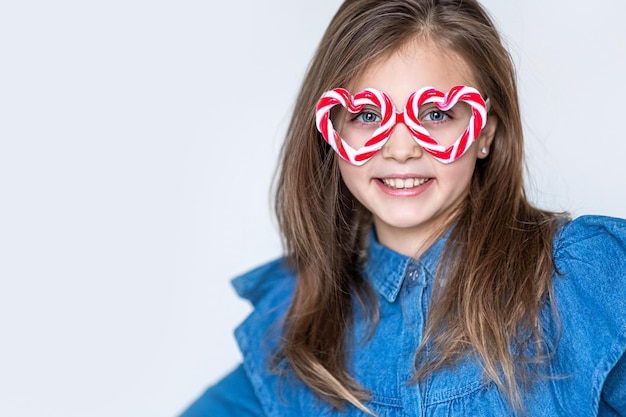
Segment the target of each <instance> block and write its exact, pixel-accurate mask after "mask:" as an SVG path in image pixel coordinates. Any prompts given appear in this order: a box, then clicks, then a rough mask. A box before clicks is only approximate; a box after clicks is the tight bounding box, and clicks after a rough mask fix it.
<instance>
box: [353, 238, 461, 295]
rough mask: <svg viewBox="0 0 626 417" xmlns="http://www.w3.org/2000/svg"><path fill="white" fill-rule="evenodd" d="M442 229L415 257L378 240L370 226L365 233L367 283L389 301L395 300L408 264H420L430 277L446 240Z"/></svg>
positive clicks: (435, 268) (414, 265) (408, 266)
mask: <svg viewBox="0 0 626 417" xmlns="http://www.w3.org/2000/svg"><path fill="white" fill-rule="evenodd" d="M449 234H450V231H448V232H446V233H445V234H444V235H443V236H442V237H441V238H439V239H438V240H437V241H436V242H435V243H434V244H433V245H432V246H431V247H430V248H428V249H427V250H426V251H425V252H424V253H423V254H422V255H421V256H420V257H419V258H417V259H416V258H413V257H410V256H406V255H402V254H400V253H398V252H396V251H394V250H392V249H390V248H388V247H386V246H383V245H382V244H380V243H379V242H378V239H377V237H376V231H375V230H374V228H373V227H372V230H371V231H370V233H369V239H368V243H369V248H368V259H367V260H366V262H365V276H366V278H367V280H368V281H369V282H370V284H371V285H372V286H373V287H374V289H375V290H376V291H378V292H379V293H380V294H381V295H382V296H383V297H385V298H386V299H387V301H389V302H390V303H393V302H395V300H396V298H397V297H398V294H399V293H400V289H401V288H402V283H403V282H404V278H405V277H406V274H407V270H408V269H409V268H410V267H412V266H413V267H416V266H417V267H418V268H419V267H420V266H421V267H423V268H424V270H426V272H427V273H428V274H429V276H430V277H432V276H434V274H435V271H436V270H437V265H438V263H439V257H440V256H441V252H442V250H443V247H444V245H445V242H446V241H447V240H448V236H449Z"/></svg>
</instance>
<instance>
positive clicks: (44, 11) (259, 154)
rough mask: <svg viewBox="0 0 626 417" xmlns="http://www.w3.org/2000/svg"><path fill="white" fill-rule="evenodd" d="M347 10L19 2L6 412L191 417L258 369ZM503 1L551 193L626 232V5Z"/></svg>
mask: <svg viewBox="0 0 626 417" xmlns="http://www.w3.org/2000/svg"><path fill="white" fill-rule="evenodd" d="M339 4H340V1H339V0H318V1H316V2H295V1H286V0H282V1H281V0H271V1H263V2H260V1H256V0H242V1H238V2H220V3H214V2H211V1H198V0H184V1H176V2H174V1H171V0H163V1H151V2H149V1H146V0H144V1H142V0H124V1H121V0H109V1H106V2H105V1H90V2H85V1H83V2H81V1H70V0H59V1H55V2H45V1H41V0H39V1H37V0H24V1H19V2H17V1H13V2H9V1H3V2H2V4H1V5H0V337H1V339H0V415H3V416H46V417H57V416H58V417H79V416H80V417H84V416H93V417H96V416H97V417H100V416H102V417H104V416H107V417H108V416H118V417H119V416H129V417H130V416H133V417H142V416H146V417H147V416H156V417H159V416H163V417H165V416H174V415H175V414H176V413H178V412H180V411H181V410H182V408H183V407H185V406H186V405H187V404H188V403H189V402H190V401H191V400H192V399H193V398H195V397H196V396H197V395H199V394H200V393H201V391H202V390H203V389H204V388H205V387H206V386H207V385H208V384H210V383H212V382H214V381H215V380H216V379H218V378H219V377H220V376H221V375H223V374H224V373H225V372H227V371H228V370H229V369H231V368H232V367H233V366H235V364H236V363H237V362H238V361H239V360H240V359H239V353H238V350H237V347H236V345H235V343H234V341H233V337H232V330H233V328H234V327H235V326H236V325H237V323H239V322H240V321H241V320H242V319H243V318H244V317H245V316H246V315H247V314H248V312H249V310H250V307H249V306H248V305H247V304H246V303H245V302H244V301H241V300H239V299H237V298H236V296H235V295H234V292H233V291H232V290H231V288H230V286H229V280H230V279H231V278H232V277H234V276H235V275H237V274H239V273H241V272H243V271H245V270H247V269H249V268H251V267H253V266H255V265H257V264H259V263H262V262H264V261H267V260H269V259H271V258H273V257H276V256H278V255H280V253H281V246H280V239H279V237H278V233H277V228H276V224H275V220H274V218H273V214H272V212H271V199H270V193H269V190H270V184H271V181H272V176H273V172H274V166H275V162H276V158H277V154H278V151H279V147H280V144H281V141H282V136H283V133H284V130H285V126H286V124H287V122H288V118H289V112H290V108H291V106H292V103H293V101H294V98H295V94H296V91H297V88H298V86H299V83H300V80H301V78H302V75H303V72H304V70H305V68H306V66H307V64H308V62H309V59H310V58H311V56H312V53H313V50H314V48H315V47H316V44H317V42H318V41H319V38H320V37H321V34H322V32H323V30H324V29H325V27H326V25H327V24H328V22H329V20H330V18H331V16H332V15H333V14H334V12H335V10H336V9H337V7H338V6H339ZM624 4H625V3H624V2H623V1H622V0H596V1H594V2H593V3H589V2H586V1H583V0H575V1H570V2H567V5H565V3H563V2H560V1H559V2H557V1H545V0H541V1H540V0H525V1H524V2H510V1H507V2H504V1H501V0H489V1H485V5H486V6H487V8H489V9H490V10H491V12H492V13H493V15H494V17H495V20H496V21H497V23H498V25H499V27H500V28H501V30H502V32H503V34H504V37H505V39H506V43H507V44H508V45H509V47H510V49H511V51H512V54H513V56H514V59H515V61H516V63H517V65H518V68H519V78H520V90H521V103H522V108H523V115H524V123H525V128H526V134H527V145H528V146H527V151H528V156H529V161H528V165H529V170H530V176H529V185H530V187H529V190H530V195H531V197H532V199H533V201H535V202H537V203H538V204H539V205H541V206H543V207H545V208H549V209H554V210H562V209H566V210H570V211H571V212H572V213H573V214H574V215H579V214H583V213H599V214H608V215H613V216H619V217H626V202H625V199H624V190H625V189H626V175H624V174H625V173H626V169H625V168H624V165H625V161H624V156H625V155H626V144H625V142H626V135H625V134H624V121H625V112H624V102H623V97H624V96H625V95H626V87H625V85H626V83H625V82H624V78H623V77H624V74H626V64H625V63H624V53H625V51H626V49H625V46H626V25H624V23H623V21H622V19H623V16H624V14H625V12H626V6H625V5H624Z"/></svg>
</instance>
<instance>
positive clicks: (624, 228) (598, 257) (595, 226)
mask: <svg viewBox="0 0 626 417" xmlns="http://www.w3.org/2000/svg"><path fill="white" fill-rule="evenodd" d="M624 256H626V220H624V219H619V218H615V217H606V216H581V217H578V218H576V219H574V220H572V221H570V222H567V223H565V224H564V225H563V226H562V227H561V228H560V230H559V232H558V233H557V236H556V239H555V258H556V259H557V260H558V259H564V258H567V257H575V258H585V259H587V261H589V262H591V263H594V262H607V261H608V262H609V263H615V264H619V265H616V266H620V265H621V266H622V267H624V266H625V262H624V261H625V258H624Z"/></svg>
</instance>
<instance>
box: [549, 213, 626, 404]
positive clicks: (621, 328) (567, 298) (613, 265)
mask: <svg viewBox="0 0 626 417" xmlns="http://www.w3.org/2000/svg"><path fill="white" fill-rule="evenodd" d="M554 248H555V253H554V259H555V263H556V268H557V271H558V272H557V274H556V276H555V279H554V290H555V294H554V296H555V300H554V301H555V302H556V307H557V310H558V311H559V316H560V321H561V324H562V332H561V335H562V339H561V342H560V346H561V348H560V350H561V353H562V354H563V355H564V356H563V357H564V358H566V359H564V360H563V361H562V363H571V364H575V367H576V369H567V370H566V371H571V372H572V373H573V374H574V373H577V374H580V375H581V376H582V375H583V374H584V372H583V370H589V372H590V373H589V374H588V375H587V376H586V378H587V379H585V380H583V379H581V380H580V381H578V384H579V385H577V387H578V388H573V389H578V390H580V387H581V386H583V385H580V384H584V383H585V381H594V382H595V383H596V385H597V386H594V387H590V389H592V390H595V391H597V392H599V390H600V389H601V386H602V384H603V382H604V381H605V380H606V378H607V376H608V374H609V373H610V372H611V370H612V369H613V368H614V367H616V365H617V362H618V361H619V360H620V358H621V357H622V356H623V355H624V352H625V351H626V220H623V219H618V218H612V217H603V216H582V217H579V218H577V219H575V220H573V221H570V222H568V223H565V224H564V225H563V226H562V227H561V228H560V230H559V232H558V233H557V235H556V237H555V242H554ZM564 373H567V372H564ZM573 379H574V380H575V379H576V378H573ZM572 387H576V385H574V384H572Z"/></svg>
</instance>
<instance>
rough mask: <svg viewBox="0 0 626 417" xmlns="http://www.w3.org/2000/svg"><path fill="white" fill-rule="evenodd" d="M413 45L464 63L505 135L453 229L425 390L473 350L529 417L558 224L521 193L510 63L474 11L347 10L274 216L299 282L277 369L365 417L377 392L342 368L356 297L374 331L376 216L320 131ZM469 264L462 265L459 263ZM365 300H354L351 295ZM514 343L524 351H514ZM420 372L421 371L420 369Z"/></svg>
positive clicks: (295, 134)
mask: <svg viewBox="0 0 626 417" xmlns="http://www.w3.org/2000/svg"><path fill="white" fill-rule="evenodd" d="M415 38H422V39H424V40H429V41H431V42H433V43H434V44H435V45H437V46H439V47H441V48H442V49H443V50H445V51H450V52H453V53H455V54H457V55H459V56H460V57H462V58H463V59H464V60H465V62H467V64H468V65H469V67H470V68H471V69H472V71H473V76H474V79H475V80H476V81H477V83H478V85H477V86H476V87H478V88H479V89H480V91H481V92H482V93H483V95H485V96H487V97H489V100H490V105H491V110H490V114H489V117H496V118H497V119H498V127H497V130H496V133H495V137H494V140H493V143H492V145H491V148H490V153H489V157H488V158H486V159H482V160H478V162H477V166H476V169H475V172H474V175H473V178H472V182H471V185H470V190H469V193H468V197H467V199H466V201H465V202H464V204H463V205H462V207H461V208H460V210H459V211H458V214H457V215H456V217H455V218H454V219H453V224H454V227H453V229H452V231H451V234H450V237H449V239H448V241H447V245H446V248H445V250H444V254H443V259H444V260H445V262H442V264H445V265H446V270H445V271H439V274H440V275H441V274H444V273H445V277H446V285H445V286H441V287H439V288H441V289H440V290H439V291H436V292H435V293H434V294H433V297H435V298H433V300H435V301H436V302H435V301H433V302H431V306H430V310H429V316H428V320H427V326H426V332H425V338H424V341H423V343H422V345H421V346H422V347H423V346H424V345H425V344H426V343H428V344H429V349H428V352H429V353H428V355H426V354H425V353H424V351H423V349H422V347H420V348H419V349H418V347H416V353H417V356H416V357H417V358H418V360H416V376H415V378H416V379H419V378H423V377H425V376H427V375H429V374H430V373H432V372H434V371H436V370H437V369H440V368H441V367H443V366H447V365H449V364H452V363H454V362H455V361H457V360H458V359H460V358H461V357H462V356H464V355H465V354H467V352H468V350H472V351H473V352H475V353H477V354H478V356H479V357H480V358H481V359H482V361H483V366H484V368H485V370H486V373H487V375H488V376H489V377H490V378H491V379H492V380H493V381H494V382H495V383H496V384H497V385H498V386H499V387H500V389H501V390H502V391H503V392H504V393H505V394H506V395H507V397H508V398H509V400H510V401H511V403H512V404H513V405H514V406H515V407H521V405H522V404H521V403H522V401H521V395H520V391H521V389H522V385H521V383H523V382H524V381H526V380H527V379H528V375H527V374H526V372H525V370H526V369H527V366H526V365H528V362H529V361H531V359H530V358H529V357H528V356H527V353H528V352H529V351H533V352H534V354H535V358H538V357H539V358H540V357H541V355H542V354H543V353H545V352H543V351H542V350H541V349H540V346H542V337H543V334H542V332H541V326H540V323H539V319H540V309H541V306H542V305H543V302H544V301H545V300H546V298H547V297H549V296H550V291H551V290H550V288H551V285H550V281H551V274H552V272H553V270H554V264H553V260H552V236H553V234H554V231H555V228H556V224H557V221H556V220H557V219H558V218H559V216H558V215H555V214H553V213H549V212H545V211H542V210H539V209H536V208H534V207H533V206H532V205H531V204H530V203H529V201H528V200H527V198H526V195H525V192H524V184H523V168H524V165H523V139H522V126H521V120H520V114H519V106H518V99H517V88H516V78H515V72H514V68H513V64H512V61H511V58H510V56H509V54H508V52H507V51H506V49H505V48H504V47H503V45H502V42H501V40H500V37H499V35H498V32H497V30H496V29H495V26H494V24H493V22H492V21H491V19H490V17H489V16H488V14H487V13H486V12H485V10H483V9H482V7H481V6H480V5H479V4H478V3H477V2H476V1H475V0H386V1H379V0H346V1H344V3H343V4H342V5H341V7H340V8H339V10H338V12H337V13H336V15H335V17H334V18H333V20H332V21H331V23H330V25H329V27H328V29H327V30H326V33H325V34H324V36H323V38H322V40H321V43H320V45H319V48H318V50H317V52H316V54H315V56H314V58H313V61H312V62H311V65H310V68H309V70H308V73H307V75H306V77H305V79H304V82H303V85H302V88H301V91H300V94H299V96H298V99H297V102H296V105H295V109H294V113H293V117H292V120H291V124H290V126H289V129H288V132H287V138H286V142H285V145H284V148H283V155H282V164H281V168H280V172H279V176H278V181H277V189H276V191H277V193H276V212H277V216H278V220H279V224H280V227H281V230H282V233H283V236H284V243H285V247H286V250H287V253H288V256H289V258H290V260H291V261H292V263H293V267H294V268H295V270H296V271H297V275H298V283H297V287H296V291H295V294H294V298H293V301H292V304H291V308H290V309H289V311H288V314H287V316H286V318H285V323H284V328H283V333H284V334H283V342H282V345H281V350H280V352H279V353H278V354H277V357H276V360H286V362H287V364H288V366H289V368H290V369H292V370H293V372H295V373H296V375H297V376H298V377H299V378H300V379H302V381H304V382H305V383H306V384H307V385H308V386H309V387H310V388H311V389H312V390H313V391H314V392H316V393H317V394H319V395H320V396H321V397H322V398H324V399H325V400H327V401H328V402H330V403H331V404H333V405H334V406H335V407H338V408H339V407H341V406H342V405H344V404H345V402H346V401H347V402H350V403H352V404H353V405H355V406H356V407H359V408H361V409H362V410H364V411H367V409H366V407H365V406H364V405H363V401H364V400H366V399H367V398H368V393H367V392H366V391H365V390H364V389H363V388H362V387H360V386H359V385H358V383H357V382H356V381H355V380H354V379H353V378H352V377H351V376H350V375H349V374H348V372H347V370H346V360H347V358H346V353H345V349H344V346H345V343H346V336H349V335H350V329H351V325H352V322H351V317H352V313H353V304H352V303H353V300H355V299H356V300H358V302H360V303H363V304H364V305H366V306H367V309H368V311H370V313H371V317H370V318H371V320H372V324H373V325H375V323H376V321H377V305H376V302H375V298H374V296H373V295H372V293H371V291H370V289H369V287H368V286H367V285H366V284H365V282H364V279H363V277H362V275H361V267H362V262H363V258H364V255H363V253H364V245H365V233H366V231H367V230H368V229H369V228H370V227H371V216H370V214H369V213H368V212H367V211H366V210H365V209H363V207H362V206H360V204H358V202H356V201H355V200H354V198H353V197H352V196H351V195H350V193H349V191H348V190H347V189H346V188H345V186H344V185H343V183H342V181H341V177H340V174H339V169H338V165H337V160H336V156H335V154H334V151H332V149H331V148H330V146H328V145H327V144H326V143H325V142H324V141H323V140H322V139H321V137H320V135H319V133H318V132H317V130H316V128H315V117H314V109H315V105H316V102H317V100H318V98H319V97H320V95H321V94H322V93H323V92H324V91H327V90H329V89H331V88H334V87H342V86H348V85H349V84H350V82H351V81H352V80H354V79H355V78H356V77H358V76H359V75H360V74H361V73H362V72H363V71H364V70H365V69H366V68H367V67H368V66H369V65H371V64H372V63H373V62H375V61H377V60H379V59H381V58H383V57H385V56H387V55H388V54H390V53H391V52H393V51H396V50H398V49H399V48H401V47H402V46H403V45H405V44H406V43H407V42H408V41H410V40H413V39H415ZM461 260H462V262H461ZM355 296H356V298H355ZM512 346H513V347H514V348H512ZM417 364H419V366H417Z"/></svg>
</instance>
